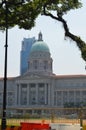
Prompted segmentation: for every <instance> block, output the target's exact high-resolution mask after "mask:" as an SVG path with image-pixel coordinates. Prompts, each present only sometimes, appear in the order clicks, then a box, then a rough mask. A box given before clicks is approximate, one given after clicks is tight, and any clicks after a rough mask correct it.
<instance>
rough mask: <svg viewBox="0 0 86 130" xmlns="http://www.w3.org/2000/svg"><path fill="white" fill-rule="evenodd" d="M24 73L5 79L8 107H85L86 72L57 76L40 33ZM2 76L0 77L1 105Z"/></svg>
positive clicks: (0, 95) (0, 99)
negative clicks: (85, 73)
mask: <svg viewBox="0 0 86 130" xmlns="http://www.w3.org/2000/svg"><path fill="white" fill-rule="evenodd" d="M27 62H28V64H29V66H28V69H27V72H25V73H24V74H23V75H20V76H18V77H14V78H8V82H7V108H14V109H17V108H22V109H26V108H63V107H67V106H71V104H72V106H73V105H75V106H77V107H79V106H80V105H81V104H82V105H83V106H86V75H61V76H59V75H56V74H54V73H53V59H52V57H51V53H50V50H49V47H48V45H47V44H46V43H45V42H44V41H43V39H42V33H39V36H38V41H36V42H35V43H34V44H33V45H32V47H31V51H30V54H29V57H28V60H27ZM2 94H3V79H2V78H1V79H0V107H1V106H2V103H3V100H2Z"/></svg>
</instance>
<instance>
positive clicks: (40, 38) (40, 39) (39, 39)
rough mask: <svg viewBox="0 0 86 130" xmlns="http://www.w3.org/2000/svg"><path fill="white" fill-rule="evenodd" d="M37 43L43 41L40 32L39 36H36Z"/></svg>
mask: <svg viewBox="0 0 86 130" xmlns="http://www.w3.org/2000/svg"><path fill="white" fill-rule="evenodd" d="M38 41H43V40H42V33H41V32H39V34H38Z"/></svg>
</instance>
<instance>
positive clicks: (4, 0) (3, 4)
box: [0, 0, 24, 130]
mask: <svg viewBox="0 0 86 130" xmlns="http://www.w3.org/2000/svg"><path fill="white" fill-rule="evenodd" d="M16 1H17V2H16ZM22 3H24V0H13V1H11V0H0V8H4V9H5V32H6V34H5V35H6V36H5V38H6V39H5V63H4V86H3V106H2V120H1V128H2V130H6V97H7V96H6V95H7V47H8V20H9V19H8V9H9V7H8V5H15V6H16V5H19V4H22Z"/></svg>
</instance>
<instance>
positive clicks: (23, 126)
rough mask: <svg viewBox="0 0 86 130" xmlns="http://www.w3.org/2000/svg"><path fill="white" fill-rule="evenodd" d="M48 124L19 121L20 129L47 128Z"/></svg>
mask: <svg viewBox="0 0 86 130" xmlns="http://www.w3.org/2000/svg"><path fill="white" fill-rule="evenodd" d="M49 128H50V127H49V124H41V123H25V122H24V123H23V122H22V123H21V130H49Z"/></svg>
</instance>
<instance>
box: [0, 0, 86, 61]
mask: <svg viewBox="0 0 86 130" xmlns="http://www.w3.org/2000/svg"><path fill="white" fill-rule="evenodd" d="M17 2H18V0H7V1H6V4H4V3H3V5H2V4H0V30H4V29H5V28H6V13H7V16H8V17H7V21H8V23H7V25H8V28H11V27H14V26H15V25H18V26H19V28H24V29H31V28H32V27H34V26H35V20H36V18H37V17H38V15H39V14H42V15H45V16H48V17H51V18H52V19H55V20H57V21H59V22H61V23H62V24H63V28H64V31H65V37H68V38H70V39H72V40H73V41H74V42H75V43H76V45H77V47H78V48H79V50H80V51H81V56H82V58H83V59H84V60H85V61H86V43H85V42H84V41H83V40H82V39H81V38H80V37H79V36H76V35H75V34H72V33H71V32H70V30H69V28H68V25H67V22H66V20H65V19H64V18H63V16H64V15H65V14H67V13H68V12H69V11H71V10H74V9H78V8H81V7H82V3H81V2H80V0H26V1H25V3H23V4H17ZM5 5H7V10H6V6H5Z"/></svg>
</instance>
